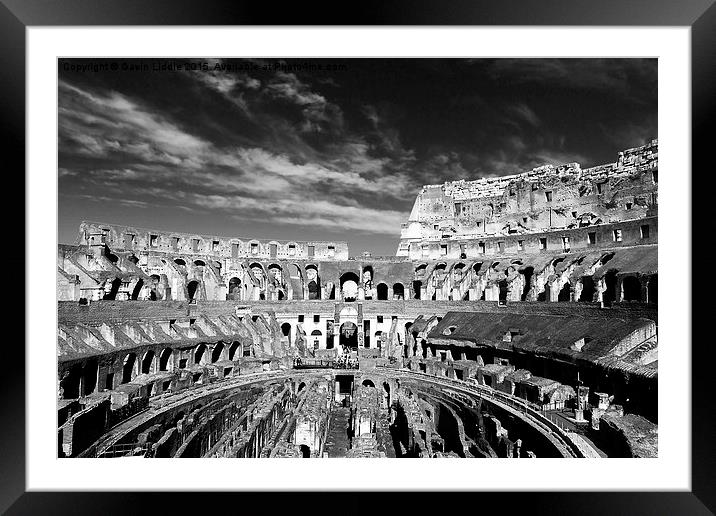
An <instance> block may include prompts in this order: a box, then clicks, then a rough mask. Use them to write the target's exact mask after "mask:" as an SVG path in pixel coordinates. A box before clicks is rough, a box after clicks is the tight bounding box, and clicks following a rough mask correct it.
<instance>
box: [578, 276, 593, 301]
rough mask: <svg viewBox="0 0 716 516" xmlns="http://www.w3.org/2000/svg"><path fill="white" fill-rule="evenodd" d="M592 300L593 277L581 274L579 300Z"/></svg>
mask: <svg viewBox="0 0 716 516" xmlns="http://www.w3.org/2000/svg"><path fill="white" fill-rule="evenodd" d="M593 300H594V278H592V277H591V276H582V291H581V292H580V293H579V301H582V302H585V303H591V302H592V301H593Z"/></svg>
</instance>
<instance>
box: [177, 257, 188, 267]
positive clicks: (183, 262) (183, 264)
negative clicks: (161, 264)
mask: <svg viewBox="0 0 716 516" xmlns="http://www.w3.org/2000/svg"><path fill="white" fill-rule="evenodd" d="M174 263H176V264H177V265H180V266H182V267H185V266H186V262H185V261H184V260H182V259H181V258H177V259H176V260H174Z"/></svg>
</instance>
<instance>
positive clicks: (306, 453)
mask: <svg viewBox="0 0 716 516" xmlns="http://www.w3.org/2000/svg"><path fill="white" fill-rule="evenodd" d="M299 448H300V450H301V457H302V458H304V459H310V458H311V448H309V447H308V446H306V445H305V444H302V445H301V446H299Z"/></svg>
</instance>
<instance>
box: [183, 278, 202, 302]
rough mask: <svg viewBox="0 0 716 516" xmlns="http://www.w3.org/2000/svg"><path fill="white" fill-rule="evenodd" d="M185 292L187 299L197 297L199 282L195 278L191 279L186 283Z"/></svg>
mask: <svg viewBox="0 0 716 516" xmlns="http://www.w3.org/2000/svg"><path fill="white" fill-rule="evenodd" d="M186 294H187V299H188V300H189V301H193V300H195V299H198V298H199V282H198V281H197V280H191V281H190V282H189V283H187V284H186Z"/></svg>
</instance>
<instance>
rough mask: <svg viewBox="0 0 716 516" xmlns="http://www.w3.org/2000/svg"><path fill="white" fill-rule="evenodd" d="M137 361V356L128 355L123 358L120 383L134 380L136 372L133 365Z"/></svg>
mask: <svg viewBox="0 0 716 516" xmlns="http://www.w3.org/2000/svg"><path fill="white" fill-rule="evenodd" d="M136 361H137V355H135V354H134V353H129V354H128V355H127V356H126V357H124V365H123V366H122V383H129V382H131V381H132V380H134V377H135V376H136V371H135V368H134V365H135V363H136Z"/></svg>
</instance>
